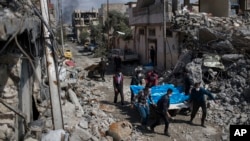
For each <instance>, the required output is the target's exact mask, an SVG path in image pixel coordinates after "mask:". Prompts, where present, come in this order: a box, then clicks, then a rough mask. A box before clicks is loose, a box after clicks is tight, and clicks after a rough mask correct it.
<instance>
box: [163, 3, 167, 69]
mask: <svg viewBox="0 0 250 141" xmlns="http://www.w3.org/2000/svg"><path fill="white" fill-rule="evenodd" d="M166 3H167V0H164V1H163V46H164V48H163V49H164V69H166V68H167V64H166V63H167V61H166V60H167V58H166V57H167V55H166V40H167V37H166V15H167V14H166Z"/></svg>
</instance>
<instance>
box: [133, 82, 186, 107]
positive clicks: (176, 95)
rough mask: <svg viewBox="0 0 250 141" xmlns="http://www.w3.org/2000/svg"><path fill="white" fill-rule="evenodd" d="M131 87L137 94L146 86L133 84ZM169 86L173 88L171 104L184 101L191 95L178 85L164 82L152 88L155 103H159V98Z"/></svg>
mask: <svg viewBox="0 0 250 141" xmlns="http://www.w3.org/2000/svg"><path fill="white" fill-rule="evenodd" d="M130 88H131V89H132V91H133V92H134V94H135V95H137V94H138V93H139V91H140V90H142V89H143V88H144V87H143V86H138V85H131V86H130ZM169 88H171V89H172V90H173V93H172V95H171V96H170V104H180V103H184V102H185V101H187V100H188V99H189V96H188V95H185V93H183V92H181V91H180V90H179V88H178V87H175V86H174V85H173V84H164V85H157V86H153V87H152V88H151V96H152V99H153V101H154V103H157V102H158V100H159V99H160V98H161V96H163V95H164V94H166V92H167V90H168V89H169ZM148 102H149V101H148ZM170 107H171V105H170Z"/></svg>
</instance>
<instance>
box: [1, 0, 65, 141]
mask: <svg viewBox="0 0 250 141" xmlns="http://www.w3.org/2000/svg"><path fill="white" fill-rule="evenodd" d="M40 4H44V5H47V2H45V1H42V2H41V3H40V2H39V1H36V0H33V1H5V0H3V1H1V2H0V43H1V44H0V57H1V61H0V66H1V69H0V74H1V81H0V91H1V92H0V97H1V98H0V109H1V110H0V121H1V122H0V126H1V129H0V140H24V138H25V135H27V134H28V133H30V132H35V133H38V132H39V133H41V132H42V130H39V128H37V123H36V122H35V123H36V124H33V123H34V121H37V120H38V119H39V118H40V117H41V115H42V113H43V112H44V111H45V110H44V108H42V107H41V106H39V104H41V103H42V102H44V101H47V102H48V100H50V98H51V97H50V96H51V95H49V93H50V92H53V91H51V90H50V88H49V87H51V82H49V81H52V79H51V78H52V77H51V76H53V77H54V78H55V77H56V75H55V74H56V72H51V70H52V71H53V70H55V69H56V65H54V64H55V63H54V62H56V58H58V57H59V56H60V49H58V48H57V46H56V43H55V42H54V41H55V37H54V36H53V32H50V34H47V33H48V32H47V33H46V32H44V31H46V30H50V28H49V24H48V18H45V17H48V9H46V8H45V10H47V12H46V14H44V12H41V9H40ZM43 27H44V28H43ZM45 29H46V30H45ZM46 34H47V35H46ZM45 41H46V42H45ZM54 83H56V81H54ZM54 86H55V87H56V84H54ZM54 92H57V90H54ZM55 94H56V93H55ZM53 99H54V98H52V99H51V100H52V101H51V102H48V103H47V107H48V105H50V104H49V103H55V102H53ZM54 100H55V101H56V102H57V103H60V101H58V100H56V99H54ZM52 105H53V104H52ZM57 106H59V110H60V109H61V108H60V104H57V105H56V106H55V105H54V108H56V107H57ZM52 111H53V110H52ZM55 113H56V112H54V114H55ZM59 113H60V111H59ZM53 117H54V119H55V118H56V116H53ZM58 117H59V118H58V119H56V120H57V121H59V122H60V121H61V119H62V118H61V117H60V114H58ZM56 120H54V121H53V122H54V124H56ZM38 123H39V124H41V125H42V124H43V123H42V122H38ZM60 126H62V124H61V123H58V126H57V127H56V126H53V127H52V129H53V128H54V129H56V128H60Z"/></svg>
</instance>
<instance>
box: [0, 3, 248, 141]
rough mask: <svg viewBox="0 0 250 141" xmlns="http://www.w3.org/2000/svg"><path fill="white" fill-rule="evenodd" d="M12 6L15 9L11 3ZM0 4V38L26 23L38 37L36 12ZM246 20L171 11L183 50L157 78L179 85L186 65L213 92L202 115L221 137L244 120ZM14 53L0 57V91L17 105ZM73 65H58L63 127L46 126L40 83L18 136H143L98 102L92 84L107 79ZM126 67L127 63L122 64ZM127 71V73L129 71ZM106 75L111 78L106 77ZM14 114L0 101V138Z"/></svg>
mask: <svg viewBox="0 0 250 141" xmlns="http://www.w3.org/2000/svg"><path fill="white" fill-rule="evenodd" d="M12 6H13V7H12V8H13V9H15V7H16V5H12ZM0 9H1V11H0V35H1V36H0V41H3V42H5V41H7V39H8V38H10V37H11V35H14V34H16V31H17V29H18V31H19V30H20V32H24V30H27V29H28V30H30V29H31V28H32V30H30V31H31V32H32V33H33V34H32V38H31V40H32V41H35V40H36V38H37V37H40V34H38V33H41V31H40V29H41V27H40V20H39V19H38V18H37V17H32V18H25V19H24V20H23V19H22V18H20V13H18V12H11V11H10V10H8V9H5V8H3V7H2V6H1V7H0ZM2 9H4V10H2ZM10 20H12V22H10ZM248 22H249V21H248V19H245V18H244V17H220V18H219V17H211V16H210V15H209V14H206V13H188V14H185V15H182V14H179V15H177V16H176V17H175V18H174V21H173V30H174V31H175V32H179V33H180V35H182V39H183V42H182V47H183V48H182V51H183V54H182V55H181V57H180V60H179V61H178V63H177V65H176V67H175V69H174V70H173V71H172V72H171V71H170V70H169V71H167V72H164V73H163V74H162V75H160V76H161V79H160V80H161V81H162V82H163V81H165V82H166V83H173V84H176V85H179V84H181V82H182V80H181V78H182V77H181V75H177V74H178V73H180V72H181V71H182V69H183V68H186V69H187V70H189V71H190V73H191V75H192V77H193V79H194V81H195V82H198V81H201V82H202V84H203V85H204V87H206V88H207V89H208V90H210V91H211V92H212V93H213V95H215V97H216V99H217V100H218V102H219V103H218V104H215V103H213V102H211V103H210V104H209V105H210V108H211V109H212V110H208V116H207V120H208V121H211V122H214V123H215V124H217V125H218V126H222V127H223V130H224V134H223V135H222V137H221V138H222V140H227V139H228V137H229V135H228V133H229V125H233V124H248V125H249V124H250V105H249V102H250V87H249V83H250V58H249V53H250V47H249V46H250V43H249V42H250V29H249V25H248ZM10 23H11V24H10ZM16 23H20V24H23V25H22V26H21V27H22V28H21V29H19V28H20V26H19V25H18V24H16ZM30 23H34V24H32V25H36V26H31V24H30ZM186 50H187V51H186ZM13 56H15V57H13ZM20 58H21V57H20V56H17V55H16V54H14V55H13V54H10V55H7V57H6V56H1V57H0V60H1V61H0V68H1V69H0V75H1V80H0V91H1V93H0V97H1V98H2V99H4V100H5V101H6V102H7V103H8V104H10V105H11V106H13V107H14V106H15V107H18V102H19V100H18V90H19V87H18V86H17V84H18V83H19V82H20V79H21V78H20V74H19V73H20V72H21V60H19V59H20ZM6 60H7V61H6ZM86 66H87V65H86ZM78 67H79V66H77V67H69V66H67V65H65V64H63V65H62V66H60V67H59V70H60V71H59V73H60V76H59V78H60V81H61V93H60V94H61V101H62V102H61V103H62V112H63V120H64V130H54V131H53V130H51V129H53V120H52V115H51V106H50V101H49V89H48V88H47V87H46V85H44V86H43V87H42V90H41V94H40V99H39V100H38V101H39V102H38V103H37V105H38V110H39V112H40V114H39V116H40V119H39V120H36V121H32V122H30V123H29V124H28V126H29V129H30V132H29V133H28V134H27V135H26V136H25V139H24V140H26V141H32V140H37V139H39V140H42V141H55V140H71V141H78V140H93V141H113V140H114V141H116V140H117V141H118V140H132V141H135V140H143V141H145V140H147V139H146V138H145V137H144V136H143V135H142V133H141V132H140V131H137V130H136V129H135V128H133V126H132V125H131V123H129V122H128V121H124V120H119V119H116V118H114V117H113V115H112V112H114V110H115V107H114V106H112V105H108V104H104V103H100V100H103V99H104V94H103V93H104V92H103V91H102V90H99V89H97V88H96V86H106V87H107V88H108V89H112V85H110V86H109V85H107V84H105V83H103V82H96V81H92V80H90V79H88V78H87V77H86V74H87V72H86V71H85V70H84V69H82V68H78ZM130 67H131V68H132V67H133V66H127V68H130ZM127 73H128V74H126V75H131V72H129V71H127ZM170 73H171V74H176V75H169V74H170ZM107 81H108V82H110V84H111V80H107ZM97 83H98V84H97ZM124 94H125V95H126V96H128V97H129V96H130V90H129V89H128V88H127V89H125V90H124ZM17 120H20V119H18V118H17V117H16V114H15V113H14V112H13V111H11V110H9V109H8V108H6V107H5V106H4V105H3V104H1V103H0V140H15V132H16V131H15V130H17V128H16V127H15V125H16V121H17Z"/></svg>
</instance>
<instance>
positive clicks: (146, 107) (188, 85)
mask: <svg viewBox="0 0 250 141" xmlns="http://www.w3.org/2000/svg"><path fill="white" fill-rule="evenodd" d="M152 74H153V75H152ZM137 76H140V75H138V74H137ZM152 76H154V77H152ZM157 77H158V76H157V74H154V71H150V72H148V73H147V76H146V77H145V78H146V79H147V81H146V82H147V83H146V85H145V87H144V89H143V90H141V91H140V92H139V93H138V94H137V95H134V94H133V92H132V91H131V101H132V106H131V107H134V105H135V107H137V109H138V111H139V113H140V116H141V125H142V127H143V129H147V130H151V131H152V132H154V129H155V127H156V126H157V125H159V124H160V120H161V119H163V120H164V123H165V128H164V134H165V135H166V136H170V134H169V132H168V128H169V121H170V119H172V117H171V115H170V114H169V112H168V111H169V106H170V96H171V95H172V93H173V90H172V89H170V88H169V89H167V90H166V94H165V95H163V96H162V97H161V98H160V99H159V100H158V102H157V103H154V101H153V100H152V97H151V87H152V86H155V85H157V84H158V81H157V79H156V80H154V79H153V78H157ZM135 78H136V77H135ZM183 79H184V87H185V90H184V92H185V94H186V95H189V96H190V98H189V101H188V102H189V103H192V107H190V108H189V109H188V110H189V111H190V112H191V116H190V121H189V123H190V124H193V119H194V118H195V115H196V114H197V111H198V110H199V108H200V107H201V108H202V118H201V126H202V127H206V126H205V118H206V114H207V106H206V100H205V95H207V96H208V97H209V98H211V99H212V100H214V102H215V103H216V101H215V98H214V96H213V95H212V94H211V93H210V92H209V91H207V90H205V89H204V88H202V87H201V82H196V83H194V82H193V80H192V78H191V77H190V74H189V73H188V71H184V76H183ZM136 80H137V81H134V79H133V78H132V81H131V82H137V83H131V85H134V84H135V85H141V80H140V79H139V81H138V77H137V79H136ZM153 80H154V81H153ZM152 82H154V83H152ZM150 105H151V107H152V108H153V109H154V111H155V114H156V116H155V120H154V122H153V124H151V125H150V126H149V127H148V118H149V115H150Z"/></svg>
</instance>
